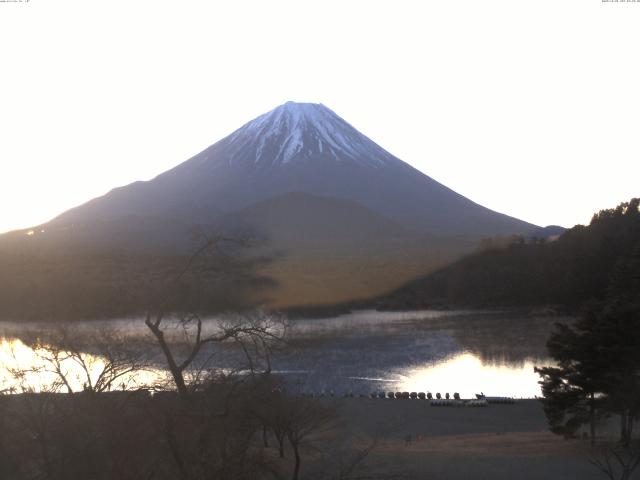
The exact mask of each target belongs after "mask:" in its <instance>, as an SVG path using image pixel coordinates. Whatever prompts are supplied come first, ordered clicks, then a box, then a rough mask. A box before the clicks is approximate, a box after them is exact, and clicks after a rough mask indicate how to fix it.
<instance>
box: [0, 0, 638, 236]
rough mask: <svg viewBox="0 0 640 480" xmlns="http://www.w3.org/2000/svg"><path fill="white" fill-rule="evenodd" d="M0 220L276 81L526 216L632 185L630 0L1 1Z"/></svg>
mask: <svg viewBox="0 0 640 480" xmlns="http://www.w3.org/2000/svg"><path fill="white" fill-rule="evenodd" d="M0 41H1V45H2V48H1V50H0V60H1V63H0V68H2V70H1V75H0V87H1V88H0V135H1V137H0V162H1V163H0V168H1V170H0V205H1V207H0V231H3V230H9V229H13V228H18V227H26V226H32V225H34V224H37V223H40V222H44V221H46V220H48V219H50V218H51V217H53V216H55V215H57V214H58V213H61V212H62V211H64V210H66V209H68V208H70V207H72V206H75V205H77V204H80V203H83V202H85V201H87V200H89V199H90V198H92V197H95V196H98V195H101V194H104V193H106V192H107V191H109V190H110V189H111V188H113V187H116V186H120V185H124V184H127V183H130V182H132V181H135V180H140V179H150V178H153V177H154V176H155V175H157V174H159V173H161V172H162V171H164V170H166V169H168V168H170V167H172V166H174V165H177V164H178V163H180V162H182V161H184V160H186V159H187V158H189V157H190V156H191V155H193V154H195V153H197V152H199V151H200V150H202V149H204V148H205V147H207V146H208V145H210V144H212V143H215V142H216V141H217V140H219V139H220V138H222V137H223V136H225V135H227V134H229V133H230V132H231V131H233V130H235V129H236V128H237V127H239V126H240V125H241V124H243V123H245V122H247V121H249V120H251V119H252V118H253V117H255V116H257V115H259V114H261V113H263V112H265V111H267V110H270V109H272V108H274V107H276V106H277V105H279V104H281V103H284V102H285V101H287V100H295V101H310V102H321V103H324V104H325V105H327V106H328V107H329V108H331V109H333V110H334V111H335V112H336V113H338V114H339V115H340V116H342V117H343V118H344V119H346V120H347V121H349V122H350V123H351V124H352V125H353V126H354V127H356V128H357V129H359V130H360V131H361V132H363V133H364V134H366V135H368V136H369V137H371V138H372V139H373V140H374V141H376V142H377V143H378V144H380V145H381V146H382V147H384V148H386V149H387V150H389V151H390V152H391V153H393V154H394V155H396V156H398V157H399V158H401V159H402V160H404V161H406V162H408V163H410V164H411V165H413V166H414V167H416V168H418V169H419V170H421V171H423V172H424V173H426V174H428V175H429V176H431V177H433V178H435V179H436V180H438V181H440V182H442V183H444V184H445V185H447V186H449V187H451V188H453V189H454V190H456V191H458V192H459V193H461V194H463V195H465V196H467V197H469V198H471V199H472V200H474V201H476V202H478V203H480V204H483V205H485V206H487V207H490V208H492V209H495V210H498V211H501V212H504V213H507V214H509V215H513V216H516V217H519V218H521V219H524V220H527V221H530V222H534V223H537V224H540V225H546V224H552V223H555V224H562V225H565V226H571V225H573V224H575V223H585V222H588V220H589V218H590V217H591V214H592V213H593V212H594V211H595V210H598V209H601V208H605V207H611V206H614V205H615V204H617V203H619V202H621V201H623V200H628V199H629V198H630V197H632V196H638V195H640V188H639V187H640V58H639V57H640V54H639V50H638V46H639V45H640V3H619V2H618V3H609V2H602V1H601V0H549V1H547V0H535V1H533V0H529V1H524V0H523V1H517V0H505V1H492V0H451V1H448V0H437V1H426V0H421V1H414V2H410V1H387V2H377V1H372V0H366V1H355V0H342V1H337V2H331V1H326V0H324V1H317V2H306V1H301V0H297V1H291V2H280V1H264V0H262V1H256V2H247V1H238V0H234V1H227V2H209V1H201V2H197V1H185V0H180V1H178V0H173V1H166V2H165V1H158V0H153V1H141V0H137V1H128V2H125V1H106V0H104V1H102V2H100V1H86V0H82V1H56V0H31V1H29V2H26V3H24V2H23V3H4V2H1V3H0Z"/></svg>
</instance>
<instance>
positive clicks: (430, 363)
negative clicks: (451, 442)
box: [0, 311, 555, 398]
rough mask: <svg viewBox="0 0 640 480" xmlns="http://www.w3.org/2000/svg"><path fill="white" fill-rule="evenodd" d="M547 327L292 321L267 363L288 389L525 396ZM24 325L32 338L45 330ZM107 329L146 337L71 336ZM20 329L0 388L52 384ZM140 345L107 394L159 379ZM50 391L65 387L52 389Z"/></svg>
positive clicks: (0, 343) (399, 319) (420, 315)
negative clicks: (132, 366)
mask: <svg viewBox="0 0 640 480" xmlns="http://www.w3.org/2000/svg"><path fill="white" fill-rule="evenodd" d="M552 321H555V320H553V319H551V320H545V319H532V318H528V317H522V316H519V315H518V314H504V313H495V312H494V313H492V312H479V311H475V312H469V311H465V312H462V311H457V312H455V311H449V312H437V311H421V312H373V311H359V312H354V313H352V314H349V315H342V316H339V317H329V318H325V319H298V320H294V321H292V322H291V327H290V329H289V335H290V341H291V342H290V346H289V348H288V349H287V350H285V351H282V352H280V353H279V354H278V356H276V357H275V358H274V359H273V367H274V373H279V374H280V375H282V376H283V377H284V378H285V379H287V382H288V383H289V384H290V385H291V388H292V389H300V390H305V391H315V392H320V391H329V390H333V391H335V392H336V394H338V393H339V392H342V393H344V392H348V391H352V392H353V393H354V394H355V393H359V394H369V393H371V392H376V391H385V392H387V391H409V392H412V391H415V392H432V393H434V394H435V393H436V392H440V393H442V394H443V395H444V393H446V392H449V393H450V394H453V393H454V392H459V393H460V394H461V395H462V396H463V397H466V398H469V397H473V395H474V394H476V393H480V392H484V393H485V394H487V395H496V396H513V397H527V398H531V397H535V396H539V395H540V387H539V385H538V380H539V378H538V375H537V374H536V373H535V372H534V370H533V369H534V366H536V365H539V366H544V365H548V364H549V361H548V360H544V356H545V353H546V351H545V348H544V343H545V341H546V338H547V335H548V331H549V326H550V325H551V324H552ZM208 322H211V323H210V324H209V323H207V325H205V326H206V327H207V328H214V326H215V324H216V319H211V320H209V321H208ZM29 328H30V329H31V330H32V331H35V332H42V331H43V330H44V329H45V328H47V327H45V326H41V325H32V326H30V327H29ZM49 328H50V327H49ZM108 328H113V329H115V330H116V331H119V332H125V333H126V334H127V335H131V338H134V339H135V338H137V339H140V338H142V337H144V336H145V335H147V334H148V332H147V331H146V329H145V327H144V325H143V324H142V322H139V321H138V322H134V321H130V320H116V321H109V322H101V323H98V322H82V323H77V324H74V331H75V332H80V333H82V334H83V335H87V336H88V337H90V336H91V334H92V332H95V331H96V329H98V330H100V329H108ZM26 329H27V327H26V326H25V325H20V324H5V325H3V326H2V331H3V334H0V335H1V336H0V390H5V391H6V390H9V389H13V391H24V390H32V391H43V390H51V386H52V385H54V383H55V382H56V381H57V380H59V378H58V377H57V376H56V374H55V373H52V372H51V365H50V364H48V363H47V362H46V361H44V360H43V357H46V355H43V353H46V352H38V351H34V350H33V349H32V348H30V347H29V346H28V344H25V343H24V342H23V341H22V340H20V339H19V338H24V337H23V336H22V335H21V334H20V332H21V331H23V330H26ZM171 332H172V331H170V333H171ZM147 348H151V350H149V352H150V355H151V358H152V362H151V366H149V367H146V368H145V370H143V371H138V372H137V373H135V374H129V375H126V376H123V377H122V378H119V379H118V381H117V382H114V384H113V385H112V386H111V388H112V389H116V390H120V389H122V388H127V389H135V388H139V387H144V386H150V385H157V384H158V383H162V382H165V381H166V380H167V372H166V371H165V370H164V369H163V368H162V366H163V365H164V363H163V360H164V359H163V358H162V356H161V355H160V354H159V351H158V350H157V348H156V346H155V345H153V344H151V346H150V347H149V346H148V347H147ZM209 353H210V352H207V354H209ZM84 355H85V358H86V361H87V365H89V375H90V378H91V379H92V380H91V381H92V382H94V381H95V377H96V376H97V375H99V372H100V371H101V369H102V368H104V361H103V360H102V359H101V358H100V357H98V356H95V355H92V354H90V353H85V354H84ZM541 358H542V360H538V359H541ZM61 365H62V370H63V371H64V375H65V377H67V378H68V381H69V386H70V387H71V389H72V390H74V391H81V390H82V389H83V387H84V385H85V384H86V383H87V373H86V372H85V371H84V370H83V369H82V367H81V366H80V365H79V364H78V363H77V362H74V361H73V360H72V359H66V360H63V362H62V364H61ZM215 365H216V366H218V367H219V368H221V369H223V370H224V369H229V368H231V367H234V368H235V367H237V366H238V357H237V356H234V355H233V354H232V353H230V352H228V351H227V352H222V351H221V352H218V356H217V357H216V363H215ZM18 368H20V369H21V370H22V371H23V372H24V374H23V376H22V377H21V378H16V377H15V375H12V374H11V372H12V371H13V370H16V369H18ZM58 390H60V391H67V390H68V388H67V387H66V386H62V387H60V386H58Z"/></svg>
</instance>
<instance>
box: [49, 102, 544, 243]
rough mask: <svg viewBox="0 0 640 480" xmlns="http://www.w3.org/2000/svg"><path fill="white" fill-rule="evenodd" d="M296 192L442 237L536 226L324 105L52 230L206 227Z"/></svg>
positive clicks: (103, 201) (85, 209) (301, 107)
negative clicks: (150, 220)
mask: <svg viewBox="0 0 640 480" xmlns="http://www.w3.org/2000/svg"><path fill="white" fill-rule="evenodd" d="M293 191H299V192H305V193H309V194H313V195H319V196H325V197H336V198H342V199H347V200H353V201H355V202H358V203H359V204H361V205H363V206H364V207H367V208H369V209H371V210H374V211H376V212H378V213H381V214H382V215H385V216H387V217H388V218H389V219H391V220H394V221H396V222H398V223H400V224H402V225H404V226H406V227H409V228H412V229H416V228H419V229H422V230H424V231H429V232H432V233H436V234H439V235H446V234H465V235H474V236H477V237H481V236H486V235H495V234H509V233H521V232H525V231H528V230H531V229H532V228H534V226H533V225H531V224H528V223H526V222H522V221H520V220H517V219H514V218H512V217H508V216H506V215H503V214H500V213H497V212H494V211H491V210H489V209H486V208H484V207H482V206H480V205H478V204H476V203H474V202H472V201H470V200H468V199H466V198H465V197H463V196H461V195H459V194H457V193H456V192H454V191H452V190H450V189H449V188H447V187H445V186H444V185H442V184H440V183H438V182H436V181H435V180H433V179H431V178H430V177H428V176H426V175H424V174H423V173H421V172H419V171H417V170H415V169H414V168H413V167H411V166H409V165H408V164H406V163H404V162H402V161H401V160H399V159H397V158H396V157H394V156H393V155H391V154H390V153H388V152H387V151H385V150H384V149H382V148H381V147H379V146H378V145H376V144H375V143H374V142H373V141H371V140H370V139H369V138H367V137H366V136H364V135H362V134H361V133H359V132H358V131H357V130H356V129H354V128H353V127H352V126H351V125H349V124H348V123H347V122H345V121H344V120H343V119H341V118H340V117H338V116H337V115H336V114H335V113H333V112H332V111H331V110H329V109H328V108H326V107H325V106H323V105H315V104H298V103H292V102H289V103H286V104H284V105H282V106H280V107H278V108H276V109H274V110H272V111H271V112H268V113H266V114H264V115H262V116H260V117H258V118H256V119H254V120H253V121H251V122H249V123H247V124H246V125H244V126H243V127H241V128H240V129H238V130H236V131H235V132H233V133H232V134H231V135H229V136H227V137H225V138H224V139H222V140H220V141H219V142H217V143H216V144H214V145H212V146H211V147H209V148H207V149H206V150H204V151H203V152H201V153H199V154H198V155H196V156H195V157H193V158H191V159H190V160H188V161H186V162H184V163H182V164H180V165H178V166H177V167H175V168H173V169H171V170H169V171H167V172H165V173H163V174H161V175H159V176H158V177H156V178H154V179H153V180H151V181H149V182H136V183H133V184H131V185H128V186H126V187H122V188H118V189H115V190H113V191H111V192H110V193H108V194H107V195H105V196H103V197H100V198H97V199H94V200H92V201H91V202H88V203H87V204H85V205H82V206H80V207H78V208H75V209H72V210H70V211H68V212H66V213H64V214H62V215H60V216H59V217H58V218H56V219H54V220H53V222H52V223H53V224H70V223H84V222H90V221H93V220H95V219H106V218H117V217H120V216H124V215H131V214H135V215H138V216H154V217H158V216H164V217H169V218H175V219H180V220H181V221H187V222H194V223H209V222H211V221H213V220H214V219H216V218H219V217H220V216H221V215H223V214H225V213H229V212H233V211H235V210H238V209H240V208H244V207H246V206H248V205H250V204H252V203H255V202H259V201H262V200H265V199H268V198H271V197H273V196H276V195H280V194H283V193H287V192H293Z"/></svg>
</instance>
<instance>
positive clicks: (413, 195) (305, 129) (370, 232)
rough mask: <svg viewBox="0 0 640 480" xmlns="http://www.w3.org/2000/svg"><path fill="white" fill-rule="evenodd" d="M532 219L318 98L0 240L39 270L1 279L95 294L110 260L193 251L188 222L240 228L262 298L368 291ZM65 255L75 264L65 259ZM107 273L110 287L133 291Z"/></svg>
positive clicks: (324, 297) (292, 299)
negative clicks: (499, 208) (389, 144)
mask: <svg viewBox="0 0 640 480" xmlns="http://www.w3.org/2000/svg"><path fill="white" fill-rule="evenodd" d="M535 228H536V227H535V226H534V225H531V224H529V223H526V222H523V221H520V220H518V219H515V218H512V217H508V216H506V215H503V214H500V213H497V212H494V211H491V210H489V209H487V208H484V207H482V206H480V205H478V204H476V203H474V202H472V201H471V200H469V199H467V198H465V197H463V196H461V195H459V194H458V193H456V192H454V191H452V190H450V189H449V188H447V187H445V186H444V185H442V184H440V183H438V182H437V181H435V180H433V179H431V178H430V177H428V176H426V175H424V174H423V173H421V172H419V171H417V170H416V169H414V168H413V167H411V166H410V165H408V164H406V163H405V162H403V161H401V160H400V159H398V158H396V157H394V156H393V155H391V154H390V153H389V152H387V151H386V150H384V149H383V148H381V147H380V146H378V145H377V144H375V143H374V142H373V141H372V140H370V139H369V138H367V137H366V136H364V135H362V134H361V133H359V132H358V131H357V130H356V129H355V128H353V127H352V126H351V125H349V124H348V123H347V122H346V121H344V120H343V119H342V118H340V117H339V116H338V115H336V114H335V113H334V112H332V111H331V110H329V109H328V108H326V107H325V106H323V105H316V104H300V103H292V102H289V103H286V104H284V105H281V106H280V107H277V108H276V109H274V110H272V111H270V112H267V113H266V114H264V115H261V116H260V117H258V118H256V119H254V120H252V121H250V122H249V123H247V124H246V125H244V126H242V127H241V128H239V129H238V130H236V131H235V132H233V133H232V134H231V135H229V136H227V137H225V138H223V139H222V140H220V141H219V142H217V143H215V144H214V145H212V146H210V147H209V148H207V149H205V150H204V151H202V152H201V153H199V154H198V155H196V156H194V157H193V158H191V159H189V160H187V161H186V162H184V163H182V164H180V165H178V166H176V167H175V168H173V169H171V170H169V171H167V172H164V173H162V174H160V175H158V176H157V177H156V178H154V179H152V180H150V181H145V182H135V183H132V184H130V185H127V186H124V187H120V188H116V189H114V190H112V191H111V192H109V193H108V194H106V195H104V196H102V197H99V198H95V199H93V200H91V201H89V202H87V203H85V204H83V205H80V206H78V207H76V208H73V209H71V210H69V211H67V212H64V213H62V214H61V215H59V216H58V217H56V218H55V219H53V220H52V221H50V222H48V223H46V224H44V225H40V226H38V227H34V228H33V229H29V230H22V231H17V232H12V233H9V234H6V235H2V236H0V255H6V256H7V258H8V257H12V256H14V255H16V254H20V255H25V256H27V257H29V258H31V259H32V260H33V259H35V260H33V261H30V265H32V266H33V265H41V267H40V268H41V269H42V270H43V271H42V272H41V273H42V275H40V274H38V273H37V272H36V273H34V275H21V274H20V272H19V271H18V270H16V269H17V268H18V267H19V264H20V262H18V263H16V262H9V263H10V264H11V266H12V267H11V268H12V269H13V270H12V272H13V273H12V278H20V279H21V280H20V281H24V282H25V285H24V286H23V287H24V288H23V287H20V286H19V285H17V283H16V282H15V281H14V282H13V283H14V284H16V285H14V286H12V288H13V289H14V290H15V288H18V290H20V289H21V288H22V290H20V291H24V292H27V291H31V290H33V289H34V288H35V289H36V290H38V289H39V290H38V291H41V296H42V297H43V298H44V297H46V298H49V299H55V298H59V299H60V302H69V301H72V299H73V298H74V293H73V289H72V288H69V289H68V290H65V291H66V292H67V293H65V294H64V295H63V294H57V293H55V292H56V291H57V290H55V288H56V284H57V283H60V282H61V280H66V279H74V278H76V277H77V279H78V281H77V282H76V283H74V285H75V284H82V286H83V288H84V287H86V288H89V287H90V285H89V283H90V282H91V280H90V279H91V278H94V277H95V278H96V279H100V280H96V281H95V285H94V287H95V289H94V290H95V291H101V289H103V287H104V285H106V284H108V282H109V280H108V279H105V278H104V276H103V274H102V272H103V271H112V270H113V269H112V268H111V267H109V266H108V265H107V263H108V258H110V257H114V258H115V257H117V256H121V257H126V258H127V259H129V258H131V256H133V257H135V256H139V257H145V260H144V261H142V260H141V261H140V262H137V261H133V260H127V262H128V263H129V264H130V265H136V264H138V263H139V264H140V265H143V264H144V265H148V267H145V268H147V269H148V270H151V269H153V268H154V267H153V264H154V261H147V260H148V259H149V258H151V259H153V258H155V257H171V258H172V260H171V262H172V264H174V263H175V262H178V260H177V259H175V258H174V257H175V256H181V255H186V254H189V253H190V252H192V251H194V250H195V244H194V241H193V232H194V231H204V232H208V233H219V232H224V233H225V234H231V235H239V236H243V235H245V234H250V235H251V236H252V237H257V238H259V239H261V240H262V244H261V246H260V247H259V248H254V249H253V250H252V251H251V252H249V255H254V257H255V258H257V257H260V258H261V259H268V260H269V262H267V263H266V264H265V263H261V262H258V263H256V265H260V268H261V270H260V271H258V272H256V273H257V274H258V276H259V277H260V279H263V278H264V276H265V275H266V276H268V277H270V278H272V279H273V280H275V281H276V282H277V284H278V288H276V289H272V290H270V299H271V301H272V305H275V306H278V307H287V306H300V305H306V304H327V303H335V302H340V301H348V300H351V299H356V298H357V299H362V298H366V297H371V296H374V295H377V294H380V293H382V292H385V291H389V290H390V289H393V288H396V287H398V286H400V285H401V284H403V283H404V282H406V281H408V280H409V279H411V278H415V277H417V276H419V275H421V274H425V273H428V272H429V271H433V270H434V269H435V268H439V267H442V266H443V265H445V264H446V263H447V262H450V261H453V260H455V259H456V258H459V257H460V256H461V255H462V254H464V253H468V252H470V251H471V250H472V249H473V247H474V246H475V245H476V244H477V242H478V240H479V239H480V238H482V237H486V236H495V235H510V234H514V233H524V232H530V231H532V230H534V229H535ZM76 256H78V258H80V257H81V258H82V259H85V260H82V261H80V260H78V261H69V259H74V258H75V257H76ZM96 256H98V257H99V258H100V259H101V260H100V262H99V264H98V263H96V262H94V261H93V260H92V258H96ZM58 257H59V258H58ZM62 257H64V258H62ZM61 258H62V259H61ZM42 259H44V260H42ZM9 263H7V264H9ZM60 265H64V267H60ZM70 265H72V266H70ZM252 265H253V264H252ZM33 268H35V267H33ZM61 268H64V269H66V270H65V271H64V272H58V273H59V274H58V273H55V272H53V271H54V270H56V269H61ZM114 268H115V267H114ZM75 270H78V271H80V270H82V272H84V273H83V274H82V275H79V274H78V272H76V271H75ZM116 270H117V269H116ZM51 272H53V273H55V274H53V273H52V274H51V275H50V273H51ZM56 272H57V270H56ZM87 272H92V273H91V274H90V275H89V274H86V273H87ZM85 274H86V275H85ZM129 276H134V275H129ZM29 278H43V279H46V280H43V281H42V284H41V285H35V284H33V282H31V283H29V282H30V280H29ZM80 278H82V280H79V279H80ZM7 281H8V282H11V281H12V280H11V278H9V279H8V280H7ZM118 282H119V283H118V288H117V290H118V291H123V292H127V291H130V290H132V289H133V288H137V287H134V286H132V285H129V284H127V282H126V279H125V278H120V277H119V280H118ZM266 283H269V282H264V284H265V285H266ZM269 285H270V287H271V286H273V285H272V284H269ZM14 287H15V288H14ZM86 297H87V298H89V297H90V296H89V295H86ZM11 298H13V299H15V298H18V297H16V296H15V295H13V296H11ZM11 298H10V299H9V300H11ZM25 298H26V297H25ZM109 298H111V297H109ZM70 299H71V300H70ZM11 301H14V302H15V301H17V300H11ZM0 310H1V309H0ZM12 311H22V310H21V306H20V305H17V308H14V309H13V310H12ZM78 311H80V310H78ZM81 311H82V312H83V314H84V312H86V309H84V307H83V309H81ZM99 313H100V312H99ZM0 315H2V312H1V311H0ZM78 315H80V314H78Z"/></svg>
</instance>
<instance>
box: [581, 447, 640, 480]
mask: <svg viewBox="0 0 640 480" xmlns="http://www.w3.org/2000/svg"><path fill="white" fill-rule="evenodd" d="M589 463H591V465H593V466H594V467H596V468H597V469H598V470H599V471H600V472H601V473H602V474H603V475H605V476H606V477H607V478H609V479H610V480H629V479H630V478H631V475H633V472H634V471H635V470H636V469H637V468H638V466H640V448H639V447H638V446H635V447H631V448H619V447H612V446H609V445H607V446H604V447H603V448H602V449H600V450H599V451H596V452H594V453H593V454H592V456H591V457H590V458H589Z"/></svg>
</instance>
